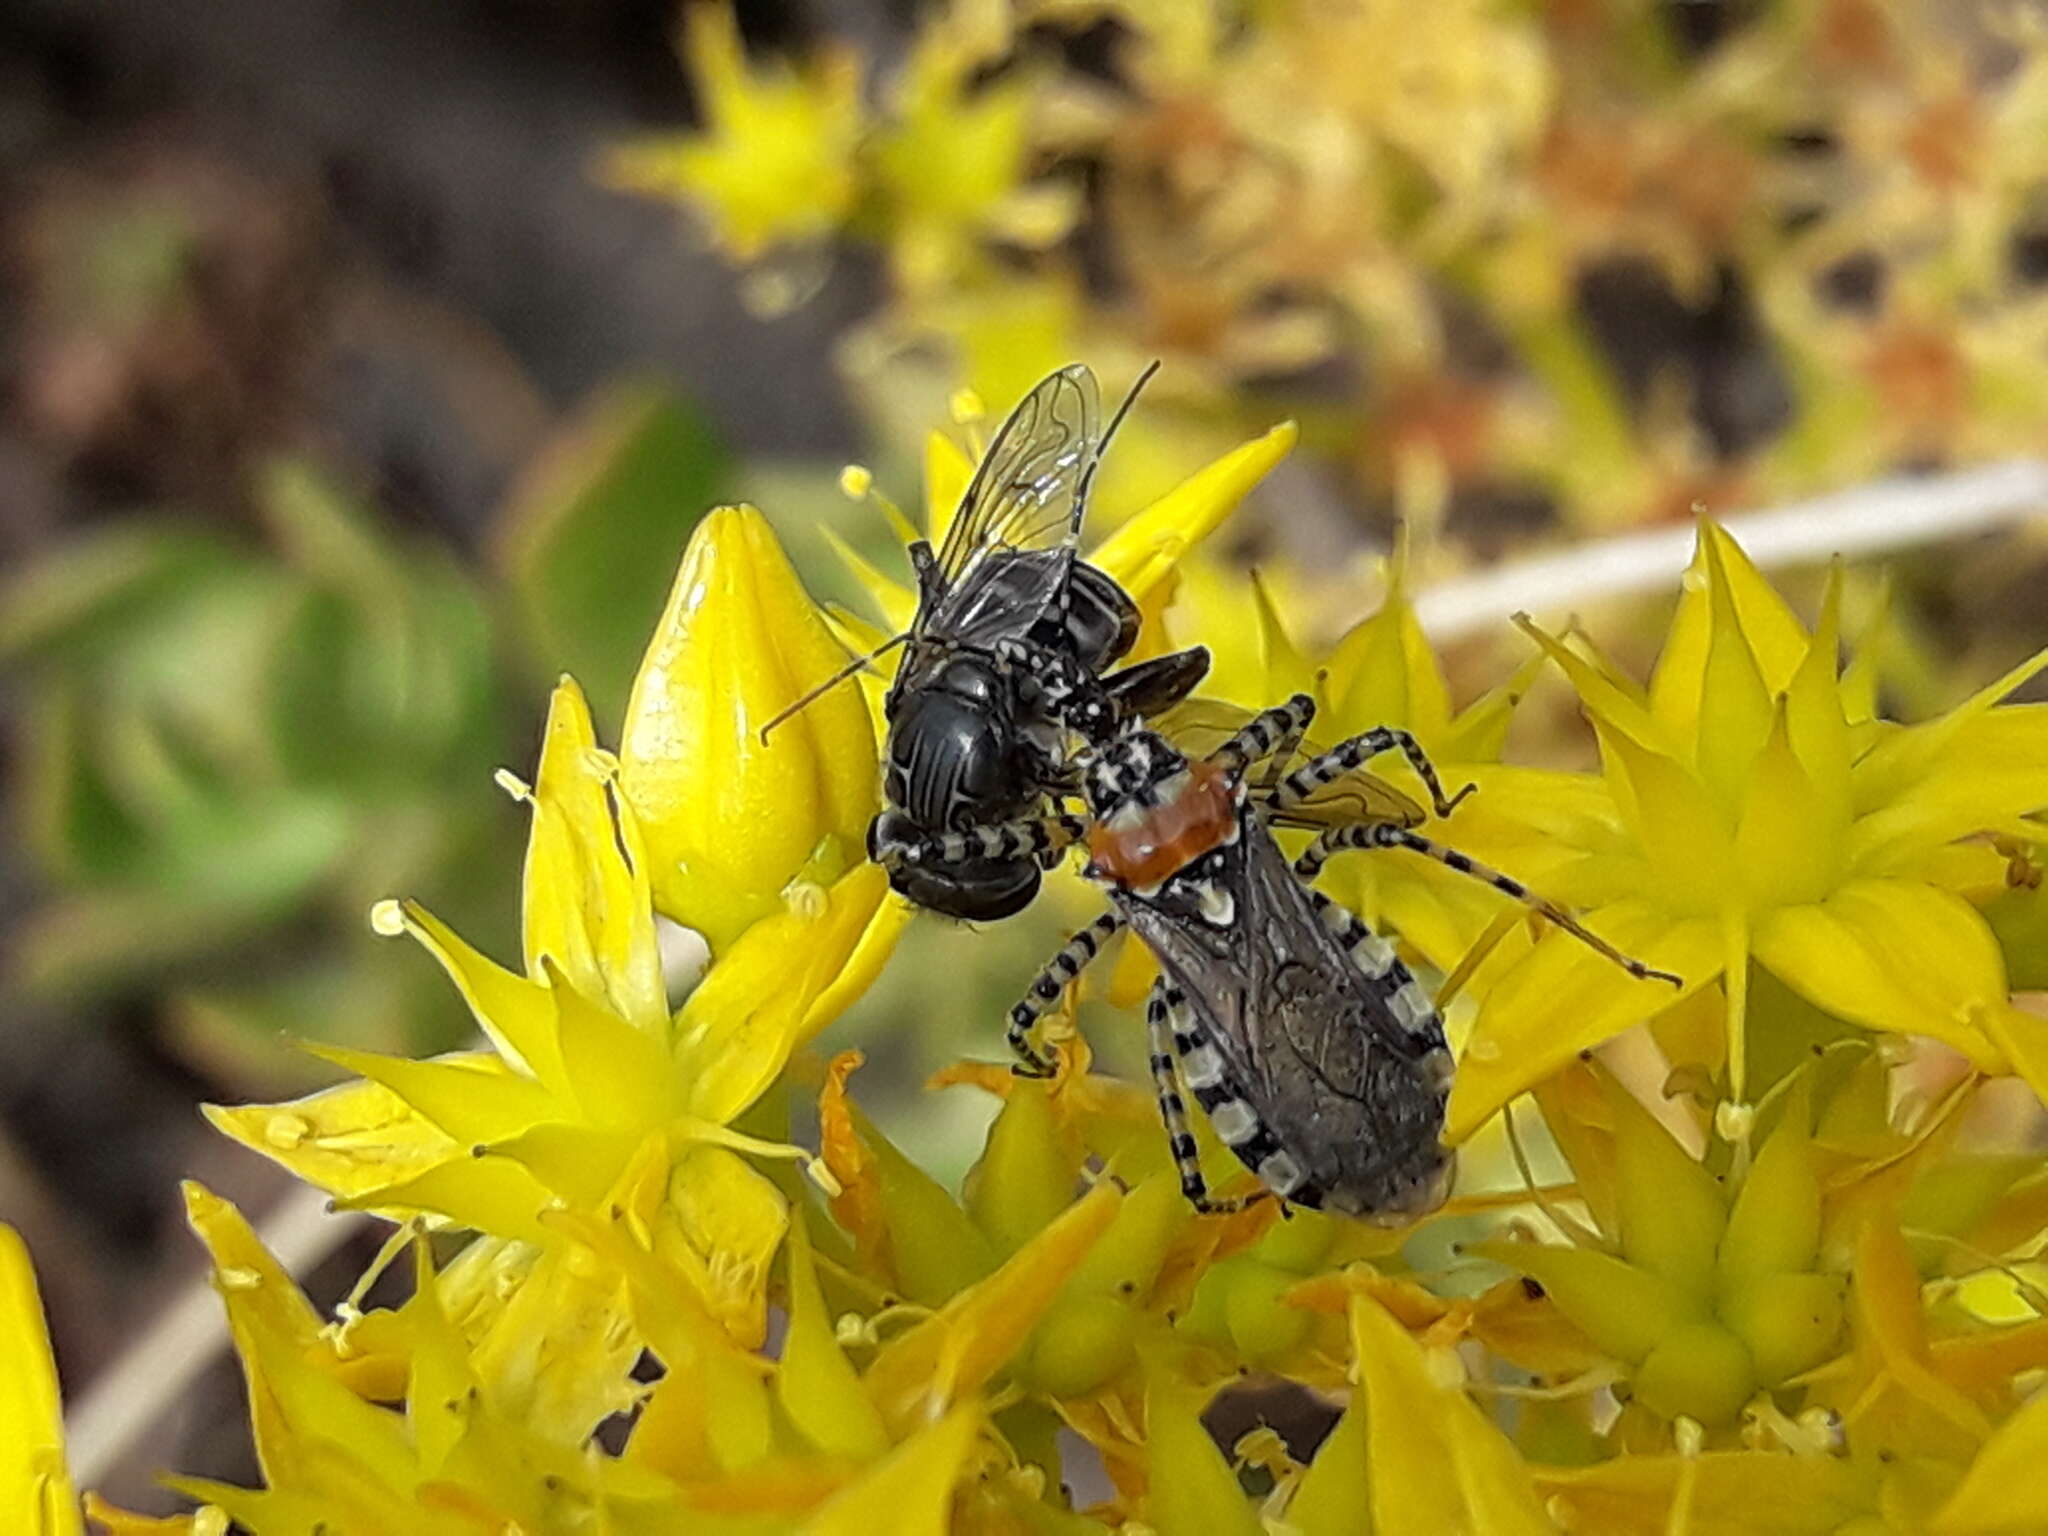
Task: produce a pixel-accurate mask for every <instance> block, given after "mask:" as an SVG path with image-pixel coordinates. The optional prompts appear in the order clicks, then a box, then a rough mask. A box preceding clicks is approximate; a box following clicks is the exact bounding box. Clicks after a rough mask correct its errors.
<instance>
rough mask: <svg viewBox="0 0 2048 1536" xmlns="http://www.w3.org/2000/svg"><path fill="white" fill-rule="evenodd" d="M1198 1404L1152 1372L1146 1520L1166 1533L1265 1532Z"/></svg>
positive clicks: (1251, 1535) (1237, 1535)
mask: <svg viewBox="0 0 2048 1536" xmlns="http://www.w3.org/2000/svg"><path fill="white" fill-rule="evenodd" d="M1200 1406H1201V1405H1200V1403H1199V1402H1198V1401H1197V1400H1196V1399H1195V1397H1194V1395H1193V1394H1192V1393H1190V1392H1189V1391H1188V1390H1187V1389H1186V1388H1185V1387H1182V1386H1180V1385H1178V1384H1177V1383H1175V1382H1173V1381H1172V1380H1170V1379H1169V1378H1168V1377H1167V1376H1166V1374H1165V1373H1164V1372H1163V1371H1154V1372H1153V1373H1152V1375H1151V1379H1150V1380H1149V1381H1148V1382H1147V1383H1146V1387H1145V1473H1146V1481H1147V1488H1146V1493H1145V1523H1146V1524H1147V1525H1148V1526H1150V1527H1151V1528H1152V1529H1153V1530H1156V1531H1159V1532H1161V1533H1162V1536H1261V1533H1262V1532H1263V1531H1264V1529H1265V1527H1264V1526H1263V1525H1262V1524H1261V1523H1260V1521H1259V1517H1258V1514H1257V1513H1256V1512H1255V1511H1254V1510H1253V1509H1252V1506H1251V1503H1250V1501H1249V1500H1247V1499H1246V1498H1245V1496H1244V1490H1243V1489H1242V1488H1241V1487H1239V1486H1238V1481H1237V1474H1236V1473H1235V1472H1233V1471H1231V1469H1230V1463H1228V1462H1227V1461H1225V1460H1224V1459H1223V1453H1222V1452H1221V1451H1220V1450H1218V1449H1217V1448H1216V1442H1215V1441H1214V1440H1212V1439H1210V1438H1209V1432H1208V1431H1207V1430H1206V1429H1204V1428H1202V1419H1201V1414H1200V1411H1199V1410H1200Z"/></svg>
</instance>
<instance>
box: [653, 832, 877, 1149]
mask: <svg viewBox="0 0 2048 1536" xmlns="http://www.w3.org/2000/svg"><path fill="white" fill-rule="evenodd" d="M888 894H889V881H888V876H887V875H886V874H884V872H883V871H882V869H881V867H880V866H879V865H875V864H867V863H863V864H861V865H859V866H858V867H857V868H855V869H854V870H853V871H852V872H851V873H850V874H847V875H845V876H843V877H841V879H840V880H839V881H838V883H837V884H835V885H833V886H832V887H831V889H830V890H828V891H826V892H825V893H824V894H823V899H822V901H821V902H819V903H818V904H817V906H818V910H816V911H815V912H807V911H803V910H800V909H798V908H796V907H791V908H788V909H786V910H783V911H779V912H776V913H775V914H774V915H772V916H770V917H768V918H766V919H764V920H763V921H761V922H758V923H755V924H754V925H753V926H752V927H751V928H749V929H748V930H747V931H746V932H745V934H743V935H742V936H741V937H740V938H739V940H738V942H736V943H734V944H733V945H732V946H731V947H730V949H729V950H728V951H727V952H726V953H725V955H724V956H723V958H721V959H720V960H719V961H718V962H717V963H716V964H715V965H713V966H712V968H711V970H710V971H709V972H708V973H707V974H706V975H705V977H704V980H703V982H702V983H701V984H699V986H698V988H697V990H696V991H694V992H692V993H691V994H690V997H689V1000H688V1001H687V1002H685V1003H684V1004H683V1010H682V1012H681V1013H680V1014H679V1015H678V1016H677V1018H676V1054H677V1061H678V1070H679V1071H680V1072H682V1073H683V1074H684V1078H685V1082H686V1084H687V1093H688V1108H689V1111H690V1113H692V1114H694V1115H698V1116H701V1117H702V1118H704V1119H706V1120H712V1121H717V1122H720V1123H723V1122H725V1121H729V1120H731V1119H732V1118H733V1117H734V1116H735V1115H737V1114H738V1113H739V1112H740V1111H741V1110H743V1109H745V1108H746V1107H747V1105H749V1104H751V1103H753V1101H754V1100H755V1099H756V1098H757V1097H759V1096H760V1094H761V1092H762V1090H763V1089H765V1088H766V1087H767V1086H768V1085H769V1084H770V1083H772V1082H773V1081H774V1080H775V1079H776V1077H777V1076H778V1075H779V1074H780V1073H781V1071H782V1067H783V1064H784V1063H785V1062H787V1061H788V1060H789V1055H790V1052H792V1051H793V1050H795V1049H796V1048H797V1047H798V1046H799V1045H801V1044H803V1043H804V1042H805V1041H806V1040H808V1039H810V1038H811V1037H812V1036H814V1035H815V1034H817V1032H818V1031H819V1030H821V1029H823V1028H824V1027H825V1026H826V1025H827V1024H830V1023H831V1022H832V1020H833V1018H835V1017H836V1016H837V1013H838V1010H840V1009H843V1008H845V1007H847V1006H848V1005H850V1004H851V1003H852V1002H853V1000H854V999H855V998H856V997H858V996H859V995H860V994H861V993H862V992H864V991H865V990H866V989H867V987H868V985H869V984H870V983H871V982H872V981H873V980H874V977H875V975H876V974H877V973H878V972H879V971H880V970H881V967H882V964H883V962H884V961H885V960H886V959H887V958H888V954H889V952H890V950H891V949H892V948H893V947H894V945H895V940H896V937H897V935H899V934H900V933H901V932H902V929H903V924H904V923H905V922H906V921H907V919H908V913H907V912H906V911H905V910H904V909H903V907H902V905H901V904H900V903H897V902H893V901H889V900H887V899H886V898H887V897H888Z"/></svg>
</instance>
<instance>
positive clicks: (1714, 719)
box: [1694, 536, 1805, 807]
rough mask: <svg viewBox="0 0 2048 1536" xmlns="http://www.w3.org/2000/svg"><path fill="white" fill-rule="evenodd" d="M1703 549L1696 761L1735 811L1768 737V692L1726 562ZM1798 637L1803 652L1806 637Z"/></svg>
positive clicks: (1715, 550) (1712, 545) (1711, 546)
mask: <svg viewBox="0 0 2048 1536" xmlns="http://www.w3.org/2000/svg"><path fill="white" fill-rule="evenodd" d="M1706 550H1707V577H1708V586H1707V596H1708V616H1709V621H1710V628H1709V631H1708V635H1707V661H1706V669H1705V671H1704V672H1703V673H1702V674H1701V677H1700V713H1699V725H1698V735H1697V737H1696V739H1695V743H1694V761H1695V762H1696V763H1697V765H1698V768H1699V775H1700V779H1701V781H1702V782H1703V783H1704V784H1705V785H1706V786H1707V788H1708V789H1709V790H1710V791H1711V792H1712V793H1713V794H1714V796H1715V798H1716V799H1717V800H1718V801H1719V802H1720V803H1721V804H1722V805H1723V806H1729V807H1733V806H1738V805H1740V804H1741V803H1742V798H1743V790H1744V787H1745V785H1746V782H1747V779H1748V776H1749V771H1750V765H1751V764H1752V763H1753V762H1755V761H1756V755H1757V753H1758V751H1760V750H1761V749H1762V747H1763V744H1764V740H1765V738H1766V737H1767V736H1768V735H1769V733H1770V728H1771V690H1770V687H1769V685H1768V684H1766V682H1765V681H1764V674H1763V668H1762V666H1761V665H1760V664H1759V663H1758V661H1757V657H1756V653H1755V652H1754V651H1753V650H1752V649H1751V648H1750V643H1749V636H1748V635H1747V634H1745V633H1744V632H1743V628H1742V622H1741V619H1740V618H1739V617H1738V615H1737V611H1736V607H1735V598H1734V595H1733V593H1731V592H1730V591H1729V585H1728V572H1727V565H1726V561H1725V559H1724V558H1723V556H1722V553H1721V551H1720V548H1719V547H1718V545H1717V543H1716V541H1715V540H1714V539H1713V538H1712V537H1711V536H1710V537H1709V538H1708V539H1707V542H1706ZM1800 638H1801V641H1802V650H1803V649H1804V646H1803V641H1804V639H1805V637H1804V636H1803V635H1802V636H1801V637H1800Z"/></svg>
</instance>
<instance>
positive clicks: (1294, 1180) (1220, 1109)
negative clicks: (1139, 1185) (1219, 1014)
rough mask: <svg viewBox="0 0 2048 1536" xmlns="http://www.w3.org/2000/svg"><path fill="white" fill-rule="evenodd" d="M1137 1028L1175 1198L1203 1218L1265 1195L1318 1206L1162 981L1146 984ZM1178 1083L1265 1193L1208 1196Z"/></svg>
mask: <svg viewBox="0 0 2048 1536" xmlns="http://www.w3.org/2000/svg"><path fill="white" fill-rule="evenodd" d="M1145 1022H1146V1024H1147V1026H1148V1028H1149V1031H1150V1034H1151V1039H1152V1077H1153V1081H1154V1082H1155V1083H1156V1084H1157V1085H1158V1088H1159V1114H1160V1118H1162V1119H1163V1120H1165V1122H1166V1134H1167V1137H1168V1140H1169V1144H1170V1145H1171V1147H1172V1149H1173V1162H1174V1166H1175V1168H1177V1169H1178V1170H1179V1172H1180V1188H1181V1193H1182V1194H1184V1195H1186V1196H1187V1198H1188V1202H1189V1203H1190V1204H1191V1205H1193V1206H1194V1208H1195V1209H1196V1210H1198V1211H1201V1212H1203V1213H1204V1214H1205V1215H1227V1214H1229V1213H1230V1212H1232V1211H1241V1210H1243V1209H1244V1208H1245V1207H1246V1206H1248V1205H1251V1204H1253V1203H1254V1202H1255V1201H1259V1200H1263V1199H1264V1198H1265V1197H1266V1196H1267V1195H1268V1194H1274V1195H1278V1196H1279V1197H1280V1198H1281V1199H1282V1200H1287V1201H1291V1202H1292V1203H1294V1204H1295V1205H1300V1206H1305V1207H1307V1208H1309V1209H1311V1210H1313V1209H1315V1208H1316V1207H1317V1206H1320V1205H1321V1204H1322V1200H1323V1196H1322V1192H1321V1191H1320V1190H1318V1189H1316V1188H1315V1187H1314V1186H1312V1185H1311V1184H1309V1183H1308V1180H1307V1177H1306V1175H1305V1174H1304V1173H1303V1172H1302V1169H1301V1165H1300V1164H1299V1163H1298V1162H1296V1161H1295V1159H1294V1157H1293V1155H1292V1154H1291V1153H1289V1152H1288V1151H1287V1150H1286V1149H1285V1148H1284V1147H1282V1146H1281V1145H1280V1142H1279V1140H1278V1138H1276V1137H1275V1136H1274V1135H1273V1133H1272V1132H1271V1131H1270V1130H1268V1129H1267V1128H1266V1124H1265V1122H1264V1121H1263V1120H1261V1119H1260V1118H1259V1115H1258V1111H1256V1110H1255V1109H1253V1108H1252V1107H1251V1105H1250V1104H1249V1103H1247V1102H1246V1101H1245V1099H1244V1098H1243V1097H1242V1096H1241V1095H1240V1094H1239V1093H1238V1092H1237V1091H1236V1089H1235V1088H1234V1087H1233V1086H1232V1085H1231V1082H1230V1076H1229V1072H1228V1069H1227V1068H1226V1067H1225V1065H1224V1061H1223V1055H1222V1053H1221V1052H1220V1051H1218V1050H1217V1049H1216V1046H1215V1043H1214V1042H1213V1041H1212V1040H1210V1039H1209V1036H1208V1032H1207V1031H1206V1030H1204V1029H1203V1027H1202V1023H1201V1020H1200V1018H1199V1017H1198V1016H1197V1015H1196V1014H1195V1011H1194V1010H1193V1009H1192V1008H1190V1007H1188V1002H1187V998H1186V996H1185V995H1183V994H1182V993H1181V992H1180V991H1179V990H1178V989H1177V988H1173V987H1169V986H1167V984H1166V983H1165V982H1164V981H1160V982H1156V983H1154V984H1153V987H1152V995H1151V996H1150V997H1149V998H1147V999H1146V1002H1145ZM1176 1062H1178V1069H1177V1070H1176ZM1181 1080H1185V1082H1186V1083H1187V1086H1188V1091H1189V1092H1191V1093H1192V1094H1193V1095H1194V1096H1195V1102H1196V1103H1197V1104H1200V1105H1201V1106H1202V1109H1203V1110H1204V1111H1205V1112H1206V1113H1207V1114H1208V1116H1209V1123H1210V1124H1211V1125H1212V1126H1214V1127H1215V1128H1216V1134H1217V1136H1218V1137H1219V1138H1220V1139H1221V1140H1222V1142H1223V1144H1224V1145H1225V1146H1227V1147H1229V1148H1230V1150H1231V1151H1232V1152H1233V1153H1235V1154H1236V1156H1237V1159H1238V1161H1239V1162H1241V1163H1243V1164H1244V1165H1245V1167H1247V1168H1249V1169H1250V1170H1251V1171H1252V1172H1253V1173H1255V1174H1256V1175H1258V1178H1259V1182H1260V1183H1262V1184H1264V1185H1265V1186H1266V1187H1265V1189H1263V1190H1259V1191H1257V1192H1255V1193H1253V1194H1249V1195H1239V1196H1236V1197H1234V1198H1232V1199H1228V1200H1219V1199H1217V1198H1216V1197H1215V1196H1213V1195H1211V1194H1210V1193H1209V1181H1208V1180H1207V1179H1205V1178H1204V1177H1203V1176H1202V1165H1201V1163H1200V1162H1199V1161H1198V1160H1197V1158H1196V1155H1195V1138H1194V1136H1193V1134H1192V1133H1191V1132H1190V1131H1189V1130H1188V1120H1187V1105H1186V1104H1185V1103H1184V1102H1183V1101H1182V1099H1181V1096H1180V1089H1179V1082H1180V1081H1181Z"/></svg>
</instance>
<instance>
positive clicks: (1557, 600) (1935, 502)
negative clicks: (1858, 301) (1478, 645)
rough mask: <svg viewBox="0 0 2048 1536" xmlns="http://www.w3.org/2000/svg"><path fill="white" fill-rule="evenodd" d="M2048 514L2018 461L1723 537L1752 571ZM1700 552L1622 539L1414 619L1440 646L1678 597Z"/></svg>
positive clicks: (1760, 520)
mask: <svg viewBox="0 0 2048 1536" xmlns="http://www.w3.org/2000/svg"><path fill="white" fill-rule="evenodd" d="M2043 511H2048V463H2044V462H2043V461H2041V460H2039V459H2010V460H2007V461H2006V462H2004V463H2001V464H1986V465H1982V466H1980V467H1978V468H1976V469H1963V470H1957V471H1955V472H1954V473H1952V474H1942V475H1918V476H1913V477H1911V478H1908V479H1899V480H1885V481H1880V482H1879V483H1878V484H1876V485H1866V486H1861V487H1858V488H1857V489H1855V490H1849V491H1838V492H1836V493H1834V494H1833V495H1829V496H1816V497H1814V498H1813V499H1812V500H1811V501H1801V502H1795V503H1793V504H1792V505H1791V506H1786V507H1773V508H1770V509H1768V510H1764V511H1758V512H1738V513H1736V514H1734V515H1733V516H1730V517H1728V518H1725V519H1723V521H1722V526H1723V527H1724V528H1726V529H1727V530H1728V532H1729V533H1731V534H1733V535H1734V537H1735V541H1736V543H1738V544H1740V545H1741V546H1742V547H1743V548H1744V549H1746V550H1747V551H1749V557H1750V558H1751V559H1752V560H1754V561H1755V562H1756V563H1757V564H1758V565H1760V566H1766V567H1770V566H1785V565H1800V564H1806V563H1811V562H1816V561H1821V560H1826V559H1828V558H1830V557H1831V556H1834V555H1841V556H1843V557H1845V558H1848V559H1856V558H1859V557H1863V556H1869V555H1876V554H1882V553H1885V552H1887V551H1889V550H1895V549H1907V548H1910V547H1912V546H1913V545H1916V544H1927V543H1933V542H1935V541H1938V540H1943V539H1957V538H1962V537H1964V536H1966V535H1968V534H1973V533H1981V532H1983V531H1984V530H1985V529H1988V528H1996V527H1999V526H2000V525H2002V524H2005V523H2012V522H2018V521H2020V520H2022V519H2024V518H2027V517H2030V516H2034V515H2036V514H2038V513H2041V512H2043ZM1692 546H1693V530H1692V529H1691V528H1690V527H1686V526H1682V525H1681V526H1676V527H1670V528H1658V529H1653V530H1651V531H1649V532H1646V533H1629V534H1621V535H1618V536H1617V537H1614V538H1610V539H1602V540H1599V541H1598V542H1597V543H1591V544H1581V545H1578V546H1577V547H1575V548H1572V549H1567V550H1564V551H1562V552H1561V553H1558V554H1555V555H1544V556H1540V557H1538V558H1536V559H1533V560H1522V561H1517V562H1515V563H1514V564H1511V565H1503V566H1497V567H1495V568H1494V569H1493V570H1490V571H1482V572H1480V573H1479V574H1478V575H1475V576H1471V577H1467V578H1465V579H1464V580H1461V581H1451V582H1446V583H1444V584H1443V585H1442V586H1439V587H1433V588H1431V589H1430V590H1429V591H1427V592H1423V593H1419V594H1418V595H1417V596H1416V599H1415V611H1416V615H1417V617H1418V618H1420V619H1421V621H1422V627H1423V628H1424V629H1425V630H1427V631H1428V632H1429V634H1430V636H1431V637H1432V638H1433V639H1437V640H1456V639H1459V638H1461V637H1463V636H1465V635H1469V634H1472V633H1474V632H1475V631H1477V630H1481V629H1484V628H1486V627H1487V626H1488V625H1490V624H1497V623H1500V622H1501V621H1502V620H1504V619H1506V618H1508V617H1509V616H1510V615H1512V614H1516V613H1523V612H1528V613H1538V614H1540V613H1544V612H1551V613H1557V612H1560V611H1562V610H1564V609H1568V608H1570V607H1572V606H1573V605H1575V604H1579V603H1585V602H1590V601H1592V600H1593V599H1594V598H1600V597H1618V596H1622V595H1625V594H1627V593H1631V592H1648V591H1653V590H1655V589H1657V588H1659V587H1663V586H1668V585H1669V584H1670V583H1671V582H1673V581H1675V580H1676V579H1677V577H1678V575H1679V573H1680V572H1682V571H1683V570H1684V569H1685V567H1686V563H1687V562H1688V561H1689V560H1691V558H1692Z"/></svg>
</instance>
